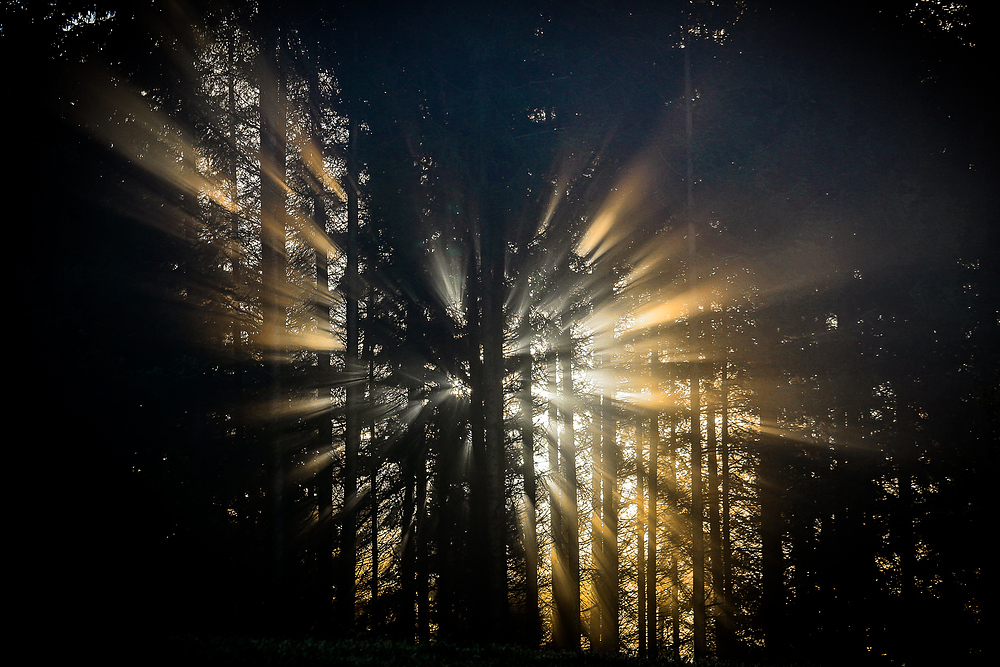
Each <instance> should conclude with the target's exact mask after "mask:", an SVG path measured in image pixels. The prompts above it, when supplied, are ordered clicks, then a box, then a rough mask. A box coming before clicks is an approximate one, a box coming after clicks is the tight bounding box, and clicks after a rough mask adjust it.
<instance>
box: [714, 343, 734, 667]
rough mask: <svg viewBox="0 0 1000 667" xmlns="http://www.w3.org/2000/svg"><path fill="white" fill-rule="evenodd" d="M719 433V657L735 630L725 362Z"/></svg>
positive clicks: (731, 646)
mask: <svg viewBox="0 0 1000 667" xmlns="http://www.w3.org/2000/svg"><path fill="white" fill-rule="evenodd" d="M722 369H723V370H722V433H720V435H719V445H720V450H719V457H720V458H721V459H722V461H721V465H722V502H721V506H722V544H721V559H722V591H721V599H720V609H719V611H720V622H721V636H720V637H718V638H717V639H716V644H717V647H718V653H719V657H728V656H730V655H732V654H733V652H734V649H735V639H736V634H735V633H736V628H735V626H734V624H733V623H734V619H733V541H732V525H731V517H732V510H731V507H730V503H731V499H732V495H731V489H730V484H731V472H730V442H731V437H730V432H729V412H730V405H729V379H728V372H729V361H728V360H727V361H724V362H723V367H722Z"/></svg>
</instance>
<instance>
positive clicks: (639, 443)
mask: <svg viewBox="0 0 1000 667" xmlns="http://www.w3.org/2000/svg"><path fill="white" fill-rule="evenodd" d="M643 448H644V444H643V433H642V420H641V419H640V418H639V417H638V416H636V418H635V538H636V540H635V541H636V547H635V549H636V602H637V603H638V607H639V608H638V610H637V611H638V623H639V629H638V630H639V632H638V634H639V656H640V657H643V658H644V657H646V649H647V645H646V639H647V635H646V516H645V512H644V511H643V510H645V482H646V480H645V477H646V474H645V470H644V469H645V467H646V466H645V465H644V464H643V460H642V456H643Z"/></svg>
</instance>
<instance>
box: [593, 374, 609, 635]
mask: <svg viewBox="0 0 1000 667" xmlns="http://www.w3.org/2000/svg"><path fill="white" fill-rule="evenodd" d="M595 362H596V364H597V365H598V366H599V365H600V359H597V360H595ZM598 401H600V399H598ZM603 435H604V424H603V415H602V411H601V404H600V403H599V402H598V403H597V404H596V405H595V406H594V423H593V437H592V438H591V446H590V459H591V468H590V473H591V476H590V499H591V514H590V517H591V518H590V549H591V553H592V554H593V556H592V558H593V563H594V579H593V581H594V606H593V608H592V610H591V613H590V627H589V634H590V648H591V650H593V651H597V652H599V653H603V652H606V651H607V650H608V647H607V644H606V637H605V634H606V631H607V629H606V628H605V627H604V626H605V623H606V622H607V620H606V615H607V608H608V599H607V585H608V584H607V579H608V575H609V572H608V569H607V565H608V554H607V538H606V530H607V527H606V524H605V522H604V518H603V508H604V500H603V497H602V493H603V489H604V475H605V474H606V470H605V464H604V442H603V440H602V438H603Z"/></svg>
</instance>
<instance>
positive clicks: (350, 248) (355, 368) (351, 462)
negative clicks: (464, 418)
mask: <svg viewBox="0 0 1000 667" xmlns="http://www.w3.org/2000/svg"><path fill="white" fill-rule="evenodd" d="M357 139H358V123H357V119H356V118H352V119H351V126H350V139H349V146H348V149H347V171H348V175H349V178H350V179H351V184H350V187H348V188H347V267H346V272H345V274H344V300H345V306H346V310H347V318H346V319H347V322H346V326H347V332H346V334H347V336H346V338H347V340H346V347H345V349H344V370H345V373H346V376H347V387H346V389H345V392H346V406H345V410H344V420H345V421H344V508H343V513H342V521H343V526H342V527H341V532H340V587H339V591H338V594H337V598H338V606H339V611H340V613H339V616H340V619H339V620H340V624H341V628H342V629H343V630H345V631H350V629H351V628H353V627H354V617H355V606H356V597H357V593H356V587H355V579H356V573H355V571H356V569H357V562H358V552H357V507H358V502H357V494H358V450H359V449H360V447H361V400H360V398H361V392H362V389H363V386H362V383H363V381H364V373H363V371H362V370H361V365H360V361H359V358H358V347H359V343H360V329H359V321H358V317H359V307H358V305H359V301H358V298H359V295H360V291H361V287H360V279H359V276H358V224H359V223H358V191H357V185H358V181H357V171H358V165H357Z"/></svg>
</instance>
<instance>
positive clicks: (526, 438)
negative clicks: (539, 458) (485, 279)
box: [518, 311, 542, 646]
mask: <svg viewBox="0 0 1000 667" xmlns="http://www.w3.org/2000/svg"><path fill="white" fill-rule="evenodd" d="M518 333H519V336H518V337H519V339H520V343H521V351H520V364H519V367H520V368H519V372H520V381H521V387H520V392H519V395H518V403H519V404H520V423H519V430H520V435H521V465H522V472H521V475H522V477H523V478H524V518H523V523H524V525H523V529H522V540H523V543H524V561H525V562H524V564H525V578H526V582H525V596H526V598H527V599H526V601H525V604H526V605H527V609H526V613H527V637H526V638H525V643H527V644H528V645H529V646H538V643H539V642H540V641H541V637H542V619H541V616H540V614H539V609H538V535H537V531H536V527H537V518H536V517H537V513H536V505H535V504H536V502H537V500H538V490H537V485H536V482H535V425H534V420H533V418H534V415H533V410H534V408H533V406H532V400H531V366H532V359H531V326H530V324H529V322H528V312H527V311H526V312H525V313H524V316H523V317H522V318H521V323H520V327H519V332H518Z"/></svg>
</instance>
